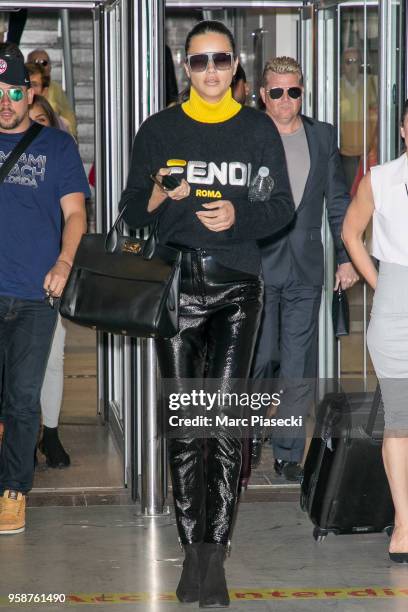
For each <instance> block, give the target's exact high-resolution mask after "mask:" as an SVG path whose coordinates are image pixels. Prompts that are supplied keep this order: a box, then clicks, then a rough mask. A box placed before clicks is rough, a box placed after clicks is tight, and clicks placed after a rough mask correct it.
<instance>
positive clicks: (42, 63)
mask: <svg viewBox="0 0 408 612" xmlns="http://www.w3.org/2000/svg"><path fill="white" fill-rule="evenodd" d="M49 63H50V62H49V61H48V60H41V59H36V60H34V64H40V65H41V66H44V67H45V66H48V64H49Z"/></svg>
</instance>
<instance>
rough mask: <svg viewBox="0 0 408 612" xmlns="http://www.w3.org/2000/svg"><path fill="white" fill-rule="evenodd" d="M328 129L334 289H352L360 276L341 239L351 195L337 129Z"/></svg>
mask: <svg viewBox="0 0 408 612" xmlns="http://www.w3.org/2000/svg"><path fill="white" fill-rule="evenodd" d="M327 129H328V130H330V134H329V137H330V149H329V159H328V172H327V180H326V187H325V195H326V208H327V217H328V220H329V225H330V230H331V233H332V236H333V242H334V246H335V251H336V259H337V270H336V274H335V284H334V290H335V291H336V290H337V289H338V287H339V286H340V285H341V287H342V289H350V287H352V286H353V285H354V284H355V283H356V282H357V281H358V280H359V276H358V274H357V272H356V270H355V268H354V266H353V264H352V263H351V261H350V257H349V255H348V253H347V251H346V249H345V248H344V244H343V241H342V239H341V227H342V224H343V220H344V216H345V214H346V211H347V207H348V205H349V203H350V195H349V192H348V189H347V185H346V179H345V176H344V172H343V167H342V164H341V160H340V154H339V150H338V147H337V137H336V130H335V129H334V127H333V126H327Z"/></svg>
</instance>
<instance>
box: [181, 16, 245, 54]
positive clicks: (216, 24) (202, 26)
mask: <svg viewBox="0 0 408 612" xmlns="http://www.w3.org/2000/svg"><path fill="white" fill-rule="evenodd" d="M210 32H213V33H214V34H222V35H223V36H226V37H227V38H228V40H229V43H230V45H231V49H232V51H233V53H234V57H235V56H236V49H235V40H234V37H233V35H232V32H231V30H229V29H228V28H227V26H226V25H224V24H223V23H222V22H221V21H199V22H198V23H197V24H196V25H195V26H194V28H193V29H192V30H190V32H189V33H188V34H187V38H186V44H185V45H184V49H185V52H186V55H188V52H189V49H190V44H191V39H192V38H194V36H199V35H200V34H208V33H210Z"/></svg>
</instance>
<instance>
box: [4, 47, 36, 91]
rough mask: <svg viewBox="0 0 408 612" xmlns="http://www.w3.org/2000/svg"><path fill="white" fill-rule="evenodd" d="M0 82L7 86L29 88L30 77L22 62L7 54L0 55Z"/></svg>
mask: <svg viewBox="0 0 408 612" xmlns="http://www.w3.org/2000/svg"><path fill="white" fill-rule="evenodd" d="M0 81H1V82H2V83H7V84H8V85H17V86H20V87H23V86H25V87H30V76H29V74H28V71H27V68H26V67H25V65H24V60H23V59H21V58H19V57H15V56H13V55H9V54H8V53H0Z"/></svg>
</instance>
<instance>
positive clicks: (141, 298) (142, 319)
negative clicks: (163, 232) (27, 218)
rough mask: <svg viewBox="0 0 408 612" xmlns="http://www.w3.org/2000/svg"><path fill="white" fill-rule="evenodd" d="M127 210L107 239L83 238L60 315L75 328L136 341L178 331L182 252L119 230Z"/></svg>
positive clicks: (154, 234) (152, 235) (154, 233)
mask: <svg viewBox="0 0 408 612" xmlns="http://www.w3.org/2000/svg"><path fill="white" fill-rule="evenodd" d="M125 210H126V207H125V208H123V210H122V211H121V212H120V214H119V215H118V217H117V219H116V221H115V223H114V225H113V227H112V229H111V230H110V231H109V233H108V234H107V235H106V234H85V235H84V236H83V237H82V239H81V242H80V244H79V247H78V250H77V252H76V255H75V259H74V262H73V266H72V270H71V273H70V275H69V278H68V281H67V283H66V285H65V288H64V291H63V293H62V296H61V302H60V313H61V315H62V316H63V317H65V318H66V319H70V320H71V321H74V322H75V323H78V324H79V325H84V326H86V327H91V328H92V329H97V330H100V331H105V332H110V333H112V334H123V335H126V336H134V337H140V338H147V337H150V338H170V337H172V336H174V335H175V334H176V333H177V332H178V306H179V286H180V261H181V253H180V251H178V250H177V249H174V248H172V247H169V246H167V245H162V244H159V243H158V240H157V223H155V225H154V227H153V230H152V232H151V233H150V236H149V237H148V239H147V240H137V239H135V238H130V237H128V236H123V235H122V234H121V233H120V232H119V229H118V226H119V223H120V221H121V219H122V217H123V214H124V212H125Z"/></svg>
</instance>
